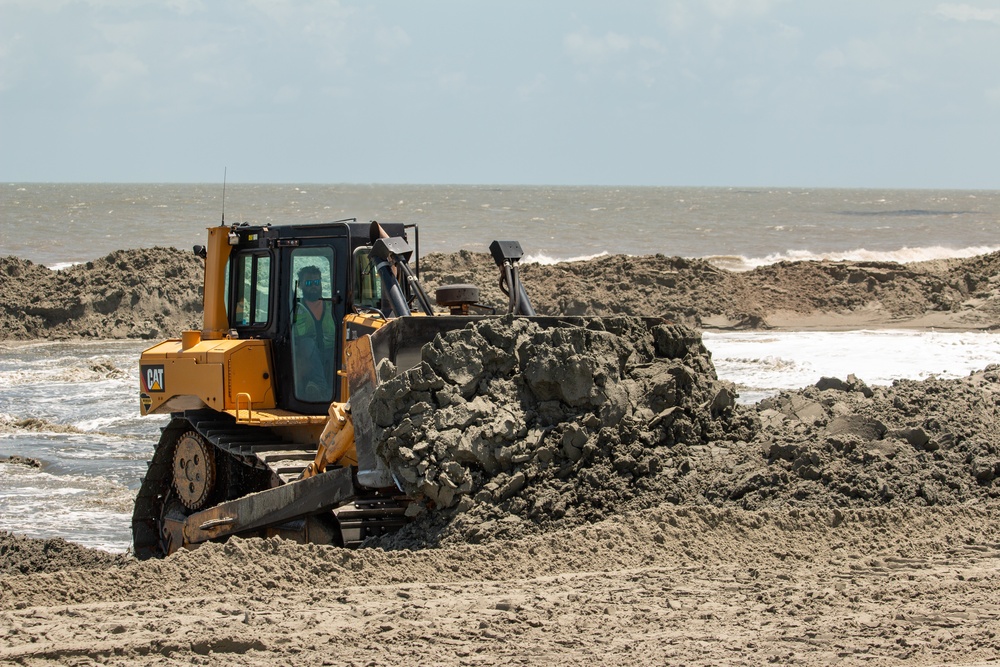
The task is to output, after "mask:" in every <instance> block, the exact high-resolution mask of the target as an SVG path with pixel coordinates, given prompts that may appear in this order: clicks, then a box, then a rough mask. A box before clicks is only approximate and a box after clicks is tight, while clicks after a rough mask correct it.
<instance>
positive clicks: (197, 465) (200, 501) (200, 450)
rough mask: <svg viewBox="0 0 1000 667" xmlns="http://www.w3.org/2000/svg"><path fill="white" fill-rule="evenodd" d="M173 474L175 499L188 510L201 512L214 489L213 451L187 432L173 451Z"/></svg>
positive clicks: (201, 439)
mask: <svg viewBox="0 0 1000 667" xmlns="http://www.w3.org/2000/svg"><path fill="white" fill-rule="evenodd" d="M173 472H174V474H173V477H174V480H173V481H174V490H175V491H177V499H178V500H180V501H181V503H182V504H183V505H184V506H185V507H187V508H188V509H189V510H199V509H201V508H202V507H204V506H205V503H206V502H207V501H208V497H209V495H210V494H211V493H212V490H213V489H214V488H215V453H214V447H213V446H212V445H211V444H209V443H208V442H206V441H205V439H204V438H203V437H201V436H200V435H199V434H198V433H196V432H195V431H188V432H187V433H185V434H184V435H182V436H181V437H180V438H178V439H177V445H176V446H175V447H174V462H173Z"/></svg>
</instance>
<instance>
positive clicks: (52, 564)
mask: <svg viewBox="0 0 1000 667" xmlns="http://www.w3.org/2000/svg"><path fill="white" fill-rule="evenodd" d="M91 264H92V265H93V266H92V268H89V269H88V268H85V267H86V265H81V267H84V268H79V269H77V273H75V274H70V273H69V272H63V273H61V274H59V275H55V276H54V275H52V274H51V272H48V270H47V269H44V268H41V267H36V266H34V265H30V264H29V263H27V262H24V261H22V260H18V259H15V258H7V259H5V260H0V281H3V280H6V281H7V283H6V285H0V288H3V289H0V294H5V296H4V297H2V298H3V302H2V304H0V305H2V306H3V308H2V309H0V312H2V313H6V315H0V317H8V318H10V317H12V315H11V314H12V313H14V314H16V313H17V311H18V308H25V312H29V314H30V317H29V318H27V319H26V320H25V319H24V318H22V319H21V320H19V321H21V322H24V325H23V328H20V329H17V328H7V324H6V322H9V321H11V320H10V319H8V320H5V321H4V322H5V324H4V326H5V329H4V330H5V331H9V332H11V335H9V336H8V337H10V338H33V337H36V338H37V337H43V336H48V337H57V338H58V337H69V338H72V337H78V336H88V335H89V336H95V337H109V336H118V337H139V338H142V337H154V338H155V337H158V336H162V335H164V334H165V333H166V332H168V331H173V330H174V329H173V328H174V327H176V326H177V325H178V324H179V323H181V322H182V321H185V318H187V320H190V319H191V318H192V317H193V316H194V315H196V314H197V312H196V310H197V309H196V308H195V309H194V310H191V309H190V307H189V306H190V304H191V303H192V299H194V298H195V297H194V296H192V294H195V295H196V292H197V288H198V284H199V281H200V277H199V276H197V275H195V276H193V277H192V275H190V273H191V272H193V271H196V269H197V264H196V263H193V262H191V261H190V259H189V258H188V257H187V256H186V255H182V254H180V253H179V252H178V251H173V250H162V249H154V250H149V251H127V252H120V253H114V254H113V255H111V256H109V257H108V258H105V259H103V260H99V261H95V262H93V263H91ZM421 264H422V266H421V269H422V272H423V274H424V281H425V283H427V284H428V285H429V286H431V287H433V285H435V284H442V283H460V282H475V283H478V284H480V285H486V284H487V283H489V282H492V276H493V270H492V269H490V268H489V260H488V258H486V257H484V256H478V255H473V254H470V253H457V254H455V255H438V256H434V255H432V256H431V257H428V258H425V260H424V261H422V263H421ZM140 266H142V267H146V268H148V269H149V270H150V272H152V273H155V275H147V277H146V279H145V280H142V281H137V282H134V284H133V283H129V281H130V280H131V279H130V278H129V276H130V275H132V274H134V273H135V271H136V269H137V267H140ZM998 269H1000V258H998V257H997V256H994V255H990V256H984V257H980V258H973V259H971V260H962V261H952V262H937V263H933V264H927V265H906V266H901V265H888V264H881V263H880V264H874V263H860V264H857V263H855V264H849V263H841V262H831V263H825V262H821V263H804V264H796V263H785V264H780V265H775V266H773V267H764V268H762V269H758V270H757V271H755V272H749V273H744V274H731V273H728V272H724V271H720V270H719V269H716V268H714V267H711V266H710V265H707V264H705V263H703V262H700V261H697V260H684V259H680V258H667V257H659V256H656V257H644V258H626V257H609V258H601V259H598V260H592V261H590V262H583V263H575V264H567V265H556V266H552V267H542V266H536V265H529V266H526V267H524V269H523V277H524V280H525V283H526V285H527V287H528V291H529V293H530V294H531V295H532V299H533V302H534V304H535V306H536V308H537V309H538V310H539V311H540V312H546V313H555V312H566V313H568V314H577V315H600V316H608V315H612V314H614V315H621V316H622V317H619V318H617V319H608V320H599V321H597V323H593V324H591V325H589V326H587V327H584V328H583V329H581V330H578V331H574V332H571V333H564V334H558V335H557V334H553V333H552V332H540V331H534V330H531V328H530V327H522V328H518V327H519V326H520V325H517V324H514V323H511V330H512V331H514V333H511V334H510V335H505V334H504V329H503V327H500V328H496V326H493V328H478V329H474V330H472V329H470V330H467V331H465V332H455V333H454V335H451V336H450V337H445V338H443V339H442V340H440V341H439V342H438V343H437V345H438V350H437V353H436V354H434V353H428V355H427V356H425V360H426V361H427V364H426V368H423V367H422V368H421V369H419V371H415V372H414V373H411V374H407V375H406V376H403V377H401V378H398V379H396V380H393V381H391V382H390V383H387V384H386V385H383V387H382V388H380V392H381V393H380V398H379V400H381V401H382V405H383V408H384V410H383V413H382V417H383V419H382V421H381V422H380V429H381V430H380V431H379V438H380V439H381V440H382V441H383V443H388V442H389V441H390V439H392V438H397V439H400V438H410V439H409V440H408V441H405V442H403V443H402V444H403V446H404V448H405V450H407V451H408V452H409V453H408V454H406V453H404V454H405V455H403V456H401V457H400V459H399V460H398V461H396V462H395V465H396V466H397V469H399V470H404V471H405V470H406V469H407V468H406V466H411V467H410V470H411V472H412V473H413V474H412V475H410V477H412V484H413V485H414V486H413V489H412V491H413V492H414V493H415V494H416V495H418V496H419V497H420V498H421V503H422V506H423V507H424V513H423V514H422V515H421V516H420V517H418V518H417V520H416V521H415V522H414V523H413V524H411V525H410V526H408V527H407V528H405V529H404V530H403V531H401V532H400V533H399V534H397V535H395V536H392V537H389V538H383V539H382V540H381V541H379V542H376V543H373V544H370V545H369V546H367V547H366V548H362V549H359V550H355V551H349V550H344V549H339V548H335V547H324V546H316V545H306V546H301V545H295V544H291V543H288V542H284V541H280V540H277V539H270V540H260V539H250V540H241V539H233V540H231V541H229V542H228V543H226V544H208V545H205V546H202V547H200V548H199V549H197V550H195V551H191V552H179V553H177V554H175V555H173V556H171V557H169V558H167V559H164V560H162V561H143V562H139V561H135V560H134V559H131V558H129V557H117V556H112V555H110V554H106V553H103V552H98V551H94V550H90V549H84V548H82V547H79V546H76V545H72V544H69V543H67V542H65V541H63V540H58V539H56V540H29V539H27V538H23V537H18V536H12V535H9V534H0V640H2V641H0V662H9V663H13V664H26V665H36V664H37V665H41V664H52V663H57V664H81V665H85V664H122V665H124V664H129V665H133V664H217V663H224V664H242V665H263V664H331V665H341V664H352V665H353V664H356V665H396V664H443V665H465V664H476V665H478V664H508V663H511V662H513V663H517V664H538V665H542V664H544V665H577V664H584V663H592V662H595V661H600V662H601V663H604V664H614V665H619V664H620V665H626V664H627V665H632V664H637V663H640V664H641V663H649V664H689V665H717V664H731V665H737V664H740V665H742V664H748V663H749V664H762V663H775V664H803V665H827V664H844V665H855V664H865V665H872V664H874V665H894V664H906V665H943V664H949V665H955V664H967V665H971V664H995V661H996V656H998V655H1000V635H998V632H1000V574H998V572H1000V570H998V568H997V566H998V564H1000V560H998V558H1000V540H998V539H997V532H998V531H997V529H998V527H1000V521H998V520H997V518H996V517H997V509H998V506H997V505H998V496H1000V429H998V428H997V426H998V422H997V420H998V418H1000V417H998V410H997V406H998V405H1000V368H998V367H989V368H986V369H982V370H981V371H978V372H976V373H973V374H971V375H969V376H968V377H966V378H961V379H958V380H937V379H931V380H926V381H922V382H915V381H898V382H896V383H894V384H893V385H892V386H889V387H869V386H868V385H866V384H865V383H864V381H863V378H862V379H858V378H854V377H849V378H823V379H818V380H819V381H818V382H817V384H816V385H815V386H811V387H805V388H803V389H801V390H799V391H794V392H784V393H782V394H780V395H779V396H776V397H774V398H772V399H768V400H766V401H763V402H761V403H759V404H757V405H754V406H740V405H737V404H735V403H734V402H733V401H732V400H731V399H732V396H731V393H730V391H731V388H730V387H727V385H726V383H722V382H719V381H718V380H717V378H716V377H715V376H714V370H713V368H712V367H711V361H710V356H709V355H707V352H706V351H705V350H704V348H703V346H702V345H701V343H700V337H699V334H698V330H699V329H700V328H706V327H713V326H714V327H740V328H754V327H756V328H761V327H775V326H787V327H820V328H823V327H829V326H836V327H847V328H850V327H853V326H857V325H858V324H859V323H862V324H863V325H864V326H892V327H894V328H897V327H900V326H914V327H917V326H929V323H931V322H934V323H937V324H935V325H934V326H947V327H954V328H992V327H995V326H996V325H997V324H998V323H1000V318H998V317H997V310H996V305H997V304H998V303H1000V302H998V301H997V293H995V290H994V285H997V284H998V280H1000V270H998ZM70 271H72V270H70ZM171 272H172V275H173V278H172V279H171V277H170V275H168V274H170V273H171ZM14 273H16V274H17V275H16V276H14V275H13V274H14ZM5 276H7V277H6V278H5ZM487 277H489V278H487ZM14 278H16V280H15V279H14ZM196 279H197V280H196ZM99 280H101V281H103V283H102V285H103V287H102V288H100V289H98V288H97V287H96V285H97V282H98V281H99ZM171 280H173V283H176V286H175V287H176V289H175V287H172V286H171V285H172V284H173V283H172V282H171ZM32 281H36V282H32ZM45 281H54V282H52V283H47V282H45ZM11 283H17V285H18V286H17V287H16V288H15V287H12V286H11ZM46 285H48V286H49V287H59V288H60V289H59V290H52V289H49V287H46ZM101 289H104V292H101ZM74 290H75V291H74ZM192 290H193V292H192ZM119 292H120V295H119ZM55 294H60V295H61V296H58V297H57V296H54V295H55ZM97 294H101V297H100V298H98V297H97V296H96V295H97ZM109 294H111V295H112V296H110V297H109ZM43 295H44V296H43ZM73 295H75V296H73ZM19 299H20V300H19ZM25 299H26V300H27V302H26V301H24V300H25ZM33 299H34V301H32V300H33ZM487 299H489V300H492V301H493V302H498V303H499V302H501V300H500V299H499V298H494V297H493V296H490V292H489V290H486V297H484V300H487ZM39 300H44V303H45V304H46V305H44V307H43V306H42V305H38V302H39ZM148 300H152V301H148ZM113 302H115V303H117V305H115V306H112V305H111V304H112V303H113ZM26 303H28V304H29V305H28V306H26V305H25V304H26ZM32 303H34V304H35V305H31V304H32ZM129 304H132V305H129ZM151 304H152V305H151ZM185 304H188V305H187V306H186V305H185ZM105 311H106V312H105ZM630 315H656V316H669V317H670V319H671V320H673V322H674V324H672V325H669V326H661V327H660V328H653V329H649V328H647V327H645V326H640V324H639V323H638V322H637V321H636V320H634V319H632V318H630V317H628V316H630ZM32 317H34V318H37V320H33V319H31V318H32ZM108 327H111V328H110V329H109V328H108ZM449 346H453V347H454V349H452V348H450V347H449ZM470 347H471V348H473V349H476V350H478V351H479V352H480V357H478V358H480V359H482V360H486V361H487V362H488V363H486V362H484V363H483V364H481V366H477V367H475V368H474V372H473V373H471V374H470V373H465V372H462V371H463V369H461V368H458V367H456V366H455V365H454V364H449V363H447V360H448V359H453V358H454V356H455V349H466V350H467V349H469V348H470ZM519 350H521V351H522V352H521V353H520V354H519V352H518V351H519ZM525 350H526V351H528V352H529V353H528V354H525V353H524V352H523V351H525ZM543 350H551V351H552V354H551V355H549V356H546V355H544V354H542V353H541V352H540V351H543ZM466 356H467V358H469V357H468V355H466ZM573 359H576V360H577V361H576V362H574V363H573V364H570V363H567V362H568V361H570V360H573ZM585 360H590V362H588V363H592V365H591V366H587V365H586V364H585V363H584V361H585ZM567 367H569V368H572V369H575V370H573V372H569V371H566V374H565V375H564V376H561V377H560V381H559V382H558V383H551V382H546V381H545V379H546V378H547V377H550V376H551V375H552V374H553V373H554V372H556V371H559V372H562V371H560V369H563V370H565V368H567ZM586 378H594V379H595V380H594V382H593V383H590V384H588V383H587V382H585V381H584V380H585V379H586ZM597 378H600V379H601V380H600V383H599V382H597V380H596V379H597ZM406 383H411V384H410V385H409V387H410V388H413V387H414V386H416V388H417V389H418V390H419V391H422V392H424V393H423V394H421V395H420V396H416V397H414V396H412V392H409V391H402V389H405V388H406V387H405V386H400V385H406ZM412 383H416V384H415V385H414V384H412ZM596 386H600V388H601V391H600V392H597V391H596V390H594V387H596ZM514 397H516V400H515V398H514ZM515 404H516V405H515ZM421 415H434V416H437V417H438V418H437V419H433V418H429V417H421ZM504 415H507V416H506V417H505V416H504ZM457 424H462V427H461V428H458V427H457V426H456V425H457ZM449 433H451V435H449ZM427 438H433V439H434V442H435V443H436V444H435V446H434V447H432V448H430V449H422V448H421V445H420V443H421V442H423V441H424V440H426V439H427ZM394 444H397V445H398V444H399V443H394ZM397 451H403V450H400V449H397ZM411 455H412V456H411ZM23 464H26V465H27V464H30V462H27V461H25V462H24V463H23ZM459 464H460V465H459ZM456 465H457V466H458V467H456ZM459 468H461V469H459ZM418 473H419V474H418ZM463 475H464V477H463ZM446 478H447V479H446ZM991 661H992V662H991Z"/></svg>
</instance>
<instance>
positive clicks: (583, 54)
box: [563, 30, 632, 65]
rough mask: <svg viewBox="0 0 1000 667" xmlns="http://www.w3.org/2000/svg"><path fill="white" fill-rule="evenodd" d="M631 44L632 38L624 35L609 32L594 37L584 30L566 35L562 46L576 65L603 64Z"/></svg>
mask: <svg viewBox="0 0 1000 667" xmlns="http://www.w3.org/2000/svg"><path fill="white" fill-rule="evenodd" d="M631 46H632V40H631V39H629V38H628V37H626V36H624V35H619V34H618V33H615V32H609V33H607V34H605V35H604V36H603V37H594V36H592V35H591V34H590V31H588V30H584V31H582V32H576V33H572V34H569V35H566V37H565V38H563V48H564V49H565V51H566V53H567V54H568V55H569V57H570V58H572V59H573V61H574V62H575V63H577V64H578V65H603V64H604V63H606V62H608V61H609V60H611V59H612V58H614V57H615V56H617V55H620V54H623V53H625V52H627V51H628V50H629V48H631Z"/></svg>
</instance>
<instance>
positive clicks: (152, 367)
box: [132, 220, 559, 559]
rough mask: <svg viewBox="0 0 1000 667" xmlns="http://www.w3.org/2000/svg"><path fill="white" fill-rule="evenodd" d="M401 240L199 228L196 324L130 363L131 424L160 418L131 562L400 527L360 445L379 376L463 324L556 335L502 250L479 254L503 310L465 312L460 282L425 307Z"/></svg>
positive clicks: (364, 228) (349, 232)
mask: <svg viewBox="0 0 1000 667" xmlns="http://www.w3.org/2000/svg"><path fill="white" fill-rule="evenodd" d="M411 232H412V236H413V237H414V247H415V248H416V249H417V250H419V235H418V230H417V228H416V226H414V225H404V224H385V225H380V224H379V223H376V222H373V223H370V224H369V223H359V222H357V221H356V220H343V221H338V222H333V223H324V224H310V225H288V226H270V225H248V224H246V223H241V224H237V225H232V226H226V225H224V224H223V225H221V226H218V227H213V228H210V229H209V230H208V241H207V245H205V246H195V248H194V251H195V253H196V254H198V255H199V256H201V257H202V258H203V259H204V262H205V275H204V294H203V305H204V321H203V328H202V329H201V330H200V331H198V330H191V331H184V332H182V334H181V337H180V338H179V339H170V340H166V341H163V342H161V343H158V344H156V345H154V346H152V347H150V348H148V349H147V350H145V351H144V352H143V353H142V356H141V358H140V362H139V370H140V409H141V412H142V414H144V415H148V414H162V415H170V420H169V422H168V423H167V424H166V426H164V427H163V428H162V433H161V437H160V440H159V442H158V443H157V445H156V447H155V449H154V452H153V456H152V459H151V460H150V461H149V464H148V466H149V467H148V470H147V472H146V475H145V477H144V478H143V482H142V485H141V487H140V489H139V492H138V495H137V497H136V501H135V507H134V512H133V516H132V534H133V552H134V554H135V556H136V557H138V558H140V559H146V558H151V557H163V556H166V555H169V554H171V553H174V552H175V551H177V550H178V549H181V548H193V547H195V546H197V545H199V544H201V543H204V542H207V541H222V540H225V539H227V538H228V537H230V536H233V535H239V536H243V537H269V536H275V535H277V536H281V537H285V538H288V539H292V540H295V541H298V542H303V543H306V542H313V543H321V544H332V545H338V546H346V547H353V546H357V545H359V544H361V543H362V542H363V541H364V540H365V539H367V538H370V537H376V536H380V535H384V534H386V533H389V532H392V531H394V530H397V529H398V528H400V527H401V526H403V525H404V524H405V523H406V522H407V521H408V520H409V517H410V515H411V514H413V510H414V509H415V508H413V507H411V499H409V498H407V497H406V496H405V495H404V494H403V493H402V492H401V491H400V490H399V487H398V486H397V484H396V482H395V480H394V478H393V474H392V471H391V470H390V469H389V468H388V466H387V465H386V464H385V463H384V462H383V461H381V460H379V458H378V457H377V456H376V454H375V448H374V443H373V442H372V440H373V435H372V432H373V423H372V419H371V416H370V414H369V413H368V411H367V409H366V408H367V404H368V402H369V400H370V398H371V396H372V394H373V392H374V391H375V388H376V385H377V383H378V373H377V368H378V366H379V364H380V363H381V362H382V361H383V360H387V361H389V362H391V364H392V366H391V368H394V369H395V372H397V373H398V372H402V371H404V370H406V369H408V368H411V367H413V366H414V365H416V364H417V363H419V361H420V350H421V348H422V346H423V345H425V344H426V343H428V342H430V341H432V340H433V339H434V337H435V336H436V335H437V334H438V333H442V332H446V331H449V330H452V329H456V328H462V327H464V326H465V325H466V324H467V323H468V322H469V321H470V320H471V319H472V318H481V317H492V316H497V317H498V316H502V315H514V316H523V317H531V318H533V319H537V320H539V321H544V322H546V326H558V325H559V318H540V317H536V316H535V312H534V310H533V307H532V305H531V302H530V300H529V298H528V295H527V293H526V291H525V289H524V287H523V285H522V284H521V281H520V279H519V276H518V268H517V263H518V260H519V259H520V258H521V256H522V251H521V247H520V245H519V244H518V243H517V242H516V241H494V242H493V244H492V245H491V246H490V252H491V254H492V255H493V258H494V260H495V261H496V264H497V267H498V270H499V272H500V278H499V285H500V287H501V290H502V291H503V292H504V293H505V294H506V295H507V297H508V303H507V304H506V306H505V307H504V306H500V307H499V308H498V307H490V306H484V305H483V304H480V303H479V290H478V289H477V288H476V287H475V286H473V285H447V286H442V287H440V288H438V289H437V290H436V293H435V303H434V304H432V303H431V300H430V298H429V297H428V295H427V294H426V293H425V291H424V289H423V288H422V287H421V285H420V283H419V280H418V278H419V257H418V256H417V255H416V253H415V252H414V248H413V247H411V244H410V242H409V238H408V237H409V236H410V234H411ZM411 262H412V263H413V268H411ZM498 311H500V312H498ZM504 311H505V312H504Z"/></svg>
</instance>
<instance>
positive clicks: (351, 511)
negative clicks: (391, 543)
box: [132, 410, 407, 558]
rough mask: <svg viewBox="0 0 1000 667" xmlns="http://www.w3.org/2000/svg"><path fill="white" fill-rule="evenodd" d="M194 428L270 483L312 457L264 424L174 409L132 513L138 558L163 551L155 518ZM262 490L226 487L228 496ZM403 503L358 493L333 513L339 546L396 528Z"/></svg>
mask: <svg viewBox="0 0 1000 667" xmlns="http://www.w3.org/2000/svg"><path fill="white" fill-rule="evenodd" d="M192 430H193V431H195V432H196V433H198V434H199V435H200V436H201V437H203V438H204V439H205V440H206V441H207V442H209V443H211V445H212V446H213V447H214V448H215V450H216V452H217V453H218V452H221V453H223V454H224V455H226V456H228V457H229V458H231V459H232V460H233V461H234V462H236V463H238V464H239V465H240V466H242V467H244V468H246V469H253V470H258V471H265V472H267V473H269V477H270V484H269V485H268V486H269V487H274V486H280V485H282V484H288V483H291V482H293V481H295V480H297V479H298V478H299V477H300V476H301V474H302V471H303V470H304V469H305V468H306V467H307V466H308V465H309V464H310V463H312V462H313V460H314V459H315V456H316V452H315V451H314V450H308V449H304V448H303V445H302V444H299V443H289V442H285V441H283V440H281V439H280V438H279V437H278V436H277V435H276V434H275V433H274V432H272V431H271V430H270V429H268V428H267V427H261V426H248V425H244V424H237V423H236V422H235V421H234V420H233V419H232V418H230V417H227V416H222V415H220V413H218V412H214V411H210V410H190V411H186V412H184V413H177V414H174V415H173V417H172V419H171V420H170V422H169V423H168V424H167V425H166V426H164V427H163V428H162V429H161V436H160V441H159V443H158V444H157V446H156V449H155V451H154V453H153V458H152V460H151V461H150V462H149V467H148V469H147V471H146V476H145V478H144V479H143V482H142V486H141V487H140V489H139V493H138V495H137V496H136V502H135V509H134V512H133V515H132V533H133V550H134V553H135V555H136V557H138V558H149V557H153V556H160V555H164V553H165V552H166V548H165V546H164V545H163V544H162V539H163V538H162V535H161V530H160V523H161V522H162V520H163V514H164V508H165V507H167V506H168V505H169V502H170V499H171V497H172V496H174V495H175V491H174V489H173V488H172V474H173V472H172V458H173V449H174V445H175V443H176V442H177V440H178V438H180V436H181V435H183V434H184V433H186V432H189V431H192ZM259 490H262V489H260V488H251V487H250V486H246V487H244V488H235V489H230V495H231V496H232V497H238V496H242V495H245V494H247V493H251V492H254V491H259ZM405 508H406V505H405V504H404V503H403V502H400V501H399V500H398V499H395V498H392V497H374V498H372V497H362V498H357V499H355V500H354V501H353V502H350V503H347V504H346V505H344V506H343V507H340V508H337V509H336V510H335V511H334V514H335V515H336V517H337V521H338V523H339V524H340V527H341V533H342V539H343V543H344V546H348V547H354V546H357V545H359V544H360V543H361V542H362V541H363V540H364V539H365V538H368V537H371V536H377V535H383V534H386V533H389V532H393V531H395V530H398V529H399V528H400V527H401V526H403V525H404V524H405V523H406V521H407V519H406V517H405Z"/></svg>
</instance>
